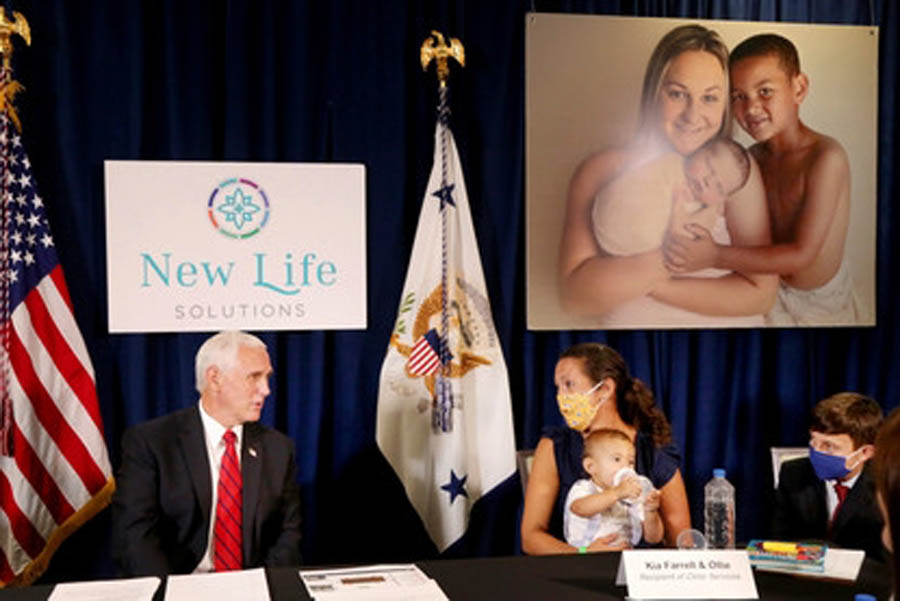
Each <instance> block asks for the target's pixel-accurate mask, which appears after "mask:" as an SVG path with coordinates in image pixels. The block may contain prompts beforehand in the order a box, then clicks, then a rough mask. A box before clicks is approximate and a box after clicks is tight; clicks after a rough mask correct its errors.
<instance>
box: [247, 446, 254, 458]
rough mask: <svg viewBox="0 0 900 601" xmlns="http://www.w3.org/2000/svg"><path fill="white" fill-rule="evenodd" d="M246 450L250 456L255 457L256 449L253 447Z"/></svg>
mask: <svg viewBox="0 0 900 601" xmlns="http://www.w3.org/2000/svg"><path fill="white" fill-rule="evenodd" d="M247 452H248V453H250V456H251V457H256V449H254V448H253V447H250V448H249V449H247Z"/></svg>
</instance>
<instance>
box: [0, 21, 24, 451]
mask: <svg viewBox="0 0 900 601" xmlns="http://www.w3.org/2000/svg"><path fill="white" fill-rule="evenodd" d="M13 35H18V36H20V37H21V38H22V39H24V40H25V43H26V44H28V45H29V46H30V45H31V29H30V28H29V27H28V21H27V20H25V17H23V16H22V14H21V13H18V12H13V19H12V20H9V19H8V18H7V16H6V11H5V10H4V8H3V7H2V6H0V54H2V55H3V62H2V67H0V120H2V131H0V203H2V204H0V206H2V209H0V226H2V228H3V229H2V235H0V324H2V325H0V346H2V358H0V455H6V456H10V455H12V453H13V407H12V398H11V397H10V392H9V370H10V363H9V330H10V327H11V325H10V307H9V288H10V285H11V282H10V279H9V276H8V274H9V273H10V255H9V225H10V206H9V205H10V201H11V194H10V191H9V181H8V177H7V174H8V173H9V162H8V157H9V144H10V140H9V133H8V132H9V125H8V124H9V121H12V123H13V124H14V125H15V126H16V129H17V130H18V131H20V132H21V131H22V124H21V122H20V121H19V116H18V115H17V114H16V109H15V107H14V106H13V99H14V98H15V95H16V94H17V93H19V92H20V91H22V89H23V87H22V84H20V83H19V82H17V81H15V80H14V79H13V78H12V60H11V59H12V54H13V50H14V46H13V44H12V36H13Z"/></svg>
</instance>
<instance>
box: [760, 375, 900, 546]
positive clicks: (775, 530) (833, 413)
mask: <svg viewBox="0 0 900 601" xmlns="http://www.w3.org/2000/svg"><path fill="white" fill-rule="evenodd" d="M882 420H883V412H882V410H881V407H879V406H878V403H876V402H875V401H874V400H872V399H871V398H869V397H866V396H863V395H861V394H857V393H852V392H843V393H839V394H836V395H834V396H831V397H828V398H827V399H825V400H823V401H820V402H819V403H818V404H817V405H816V406H815V407H814V408H813V416H812V425H811V427H810V441H809V447H810V456H809V458H803V459H794V460H792V461H788V462H786V463H784V464H783V465H782V466H781V473H780V476H779V478H778V489H777V490H776V491H775V507H774V513H773V517H772V529H771V532H770V536H771V537H772V538H773V539H777V540H806V541H810V540H819V541H826V542H828V543H829V544H833V545H836V546H839V547H845V548H850V549H862V550H864V551H865V552H866V555H867V556H868V557H871V558H873V559H879V560H883V558H884V553H883V549H882V546H881V529H882V525H883V522H882V518H881V514H880V512H879V511H878V505H877V503H876V501H875V484H874V479H873V476H872V470H871V468H870V467H869V465H868V460H869V459H870V458H871V457H872V456H873V455H874V453H875V446H874V443H875V436H876V434H877V433H878V428H879V427H880V426H881V422H882Z"/></svg>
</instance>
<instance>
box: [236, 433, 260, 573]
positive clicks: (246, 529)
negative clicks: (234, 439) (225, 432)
mask: <svg viewBox="0 0 900 601" xmlns="http://www.w3.org/2000/svg"><path fill="white" fill-rule="evenodd" d="M262 462H263V457H262V447H261V445H260V426H259V424H257V423H255V422H248V423H245V424H244V440H243V442H242V443H241V478H242V479H243V488H242V496H243V499H242V506H243V507H242V513H243V516H242V528H241V530H242V534H243V547H244V563H245V565H248V564H249V562H255V559H254V558H253V554H252V551H253V532H254V529H255V527H256V505H257V503H258V502H259V482H260V476H261V473H262Z"/></svg>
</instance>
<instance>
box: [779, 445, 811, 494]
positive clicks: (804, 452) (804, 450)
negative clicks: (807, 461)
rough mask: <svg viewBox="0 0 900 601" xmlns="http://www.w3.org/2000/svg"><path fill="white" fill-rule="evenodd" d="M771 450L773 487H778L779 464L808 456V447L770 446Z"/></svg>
mask: <svg viewBox="0 0 900 601" xmlns="http://www.w3.org/2000/svg"><path fill="white" fill-rule="evenodd" d="M770 450H771V452H772V480H773V483H774V485H775V488H778V476H779V475H780V474H781V464H782V463H784V462H785V461H790V460H791V459H800V458H802V457H809V447H771V448H770Z"/></svg>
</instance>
